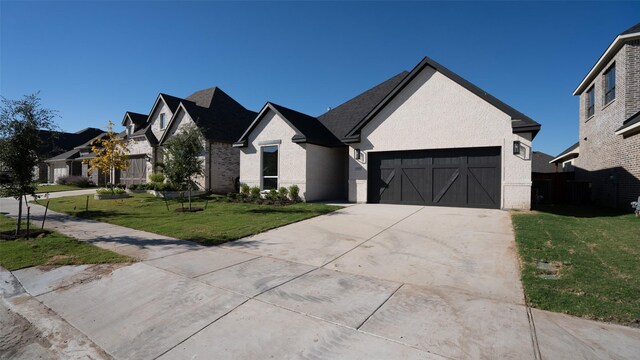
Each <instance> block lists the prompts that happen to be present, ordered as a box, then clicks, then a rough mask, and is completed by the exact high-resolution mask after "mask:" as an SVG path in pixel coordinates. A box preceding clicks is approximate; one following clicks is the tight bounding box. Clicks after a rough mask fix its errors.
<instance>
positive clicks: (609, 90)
mask: <svg viewBox="0 0 640 360" xmlns="http://www.w3.org/2000/svg"><path fill="white" fill-rule="evenodd" d="M615 98H616V64H613V65H611V67H610V68H609V70H607V71H606V72H605V73H604V104H605V105H606V104H608V103H610V102H611V101H613V100H614V99H615Z"/></svg>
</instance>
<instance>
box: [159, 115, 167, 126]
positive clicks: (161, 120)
mask: <svg viewBox="0 0 640 360" xmlns="http://www.w3.org/2000/svg"><path fill="white" fill-rule="evenodd" d="M165 126H167V123H166V121H165V118H164V113H162V114H160V129H164V128H165Z"/></svg>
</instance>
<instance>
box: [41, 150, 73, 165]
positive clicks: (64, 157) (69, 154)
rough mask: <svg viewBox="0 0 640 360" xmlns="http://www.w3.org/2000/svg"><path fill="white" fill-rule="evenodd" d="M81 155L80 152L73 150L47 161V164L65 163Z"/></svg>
mask: <svg viewBox="0 0 640 360" xmlns="http://www.w3.org/2000/svg"><path fill="white" fill-rule="evenodd" d="M79 155H80V150H78V149H72V150H69V151H66V152H63V153H62V154H59V155H56V156H54V157H52V158H50V159H47V160H45V162H55V161H64V160H72V159H75V158H77V157H78V156H79Z"/></svg>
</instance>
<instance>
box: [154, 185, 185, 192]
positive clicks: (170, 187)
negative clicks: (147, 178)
mask: <svg viewBox="0 0 640 360" xmlns="http://www.w3.org/2000/svg"><path fill="white" fill-rule="evenodd" d="M152 185H153V187H154V189H153V190H156V191H180V190H182V189H181V188H180V187H179V186H177V185H175V184H173V183H154V184H152Z"/></svg>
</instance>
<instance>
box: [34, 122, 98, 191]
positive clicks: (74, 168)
mask: <svg viewBox="0 0 640 360" xmlns="http://www.w3.org/2000/svg"><path fill="white" fill-rule="evenodd" d="M97 133H98V135H97V136H94V137H93V138H91V139H88V140H87V141H85V142H84V143H82V144H79V145H78V146H76V147H74V148H73V149H71V150H69V151H66V152H64V153H62V154H59V155H57V156H54V157H52V158H50V159H47V160H45V162H46V163H47V167H48V173H49V174H48V178H49V183H57V182H58V179H59V178H61V177H64V176H85V177H89V178H91V180H92V181H93V182H94V183H96V184H103V183H105V179H104V176H103V175H102V174H100V173H99V172H98V171H97V170H96V171H94V172H92V173H91V174H89V171H88V164H85V163H84V160H87V159H90V158H92V157H94V156H95V154H93V152H91V147H92V143H93V142H94V141H96V140H99V139H101V138H102V137H104V136H105V135H106V134H107V133H106V132H104V131H102V130H100V131H99V132H97Z"/></svg>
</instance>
